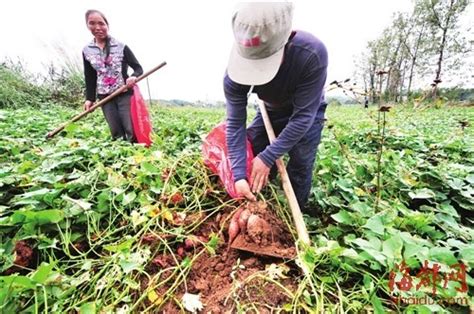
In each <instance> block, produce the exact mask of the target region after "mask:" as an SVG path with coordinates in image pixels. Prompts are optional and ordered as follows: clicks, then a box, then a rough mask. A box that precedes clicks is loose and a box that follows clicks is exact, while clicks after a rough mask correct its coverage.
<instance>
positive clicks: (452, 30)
mask: <svg viewBox="0 0 474 314" xmlns="http://www.w3.org/2000/svg"><path fill="white" fill-rule="evenodd" d="M468 5H469V1H468V0H417V2H416V3H415V7H416V8H417V9H418V10H420V12H425V15H424V18H425V19H426V22H427V25H428V27H429V30H430V32H431V40H432V41H431V42H432V47H431V51H432V54H433V56H434V57H435V60H436V62H435V75H434V76H435V77H434V79H433V83H432V87H433V88H432V91H431V96H432V97H433V98H435V97H436V91H437V88H438V84H439V83H441V82H442V80H441V77H442V73H443V72H442V70H443V65H445V64H446V61H447V60H449V59H451V60H450V61H451V64H452V65H454V66H457V67H459V65H460V64H462V57H463V55H464V54H465V53H467V52H468V51H470V47H469V42H468V41H467V40H466V39H465V38H464V37H463V36H461V32H460V25H459V18H460V16H461V15H462V13H463V12H464V11H465V10H466V8H467V7H468Z"/></svg>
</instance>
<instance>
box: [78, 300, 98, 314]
mask: <svg viewBox="0 0 474 314" xmlns="http://www.w3.org/2000/svg"><path fill="white" fill-rule="evenodd" d="M96 313H97V310H96V305H95V303H94V302H88V303H84V304H83V305H81V307H80V308H79V314H96Z"/></svg>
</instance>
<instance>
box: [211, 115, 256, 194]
mask: <svg viewBox="0 0 474 314" xmlns="http://www.w3.org/2000/svg"><path fill="white" fill-rule="evenodd" d="M202 156H203V158H204V164H205V165H206V166H207V167H209V168H210V169H211V171H212V172H213V173H214V174H217V175H218V176H219V178H220V179H221V182H222V183H223V184H224V187H225V189H226V190H227V193H229V195H230V196H231V197H232V198H237V197H239V195H237V192H236V191H235V185H234V175H233V174H232V168H231V164H230V159H229V156H228V152H227V143H226V139H225V122H222V123H220V124H218V125H217V126H216V127H215V128H214V129H212V130H211V132H209V134H208V135H207V136H206V138H205V139H204V141H203V143H202ZM252 159H253V150H252V145H251V144H250V141H249V140H247V177H250V170H251V162H252Z"/></svg>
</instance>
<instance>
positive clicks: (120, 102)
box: [102, 94, 135, 142]
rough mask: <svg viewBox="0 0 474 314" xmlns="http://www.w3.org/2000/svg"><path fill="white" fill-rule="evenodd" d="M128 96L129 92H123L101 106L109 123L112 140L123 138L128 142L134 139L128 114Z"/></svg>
mask: <svg viewBox="0 0 474 314" xmlns="http://www.w3.org/2000/svg"><path fill="white" fill-rule="evenodd" d="M130 97H131V95H129V94H123V95H120V96H117V97H115V98H114V99H112V100H111V101H109V102H108V103H106V104H105V105H103V106H102V112H103V113H104V117H105V120H107V123H108V124H109V128H110V134H111V135H112V138H113V139H114V140H115V139H118V138H123V139H124V140H127V141H130V142H134V141H135V136H134V134H133V127H132V118H131V116H130Z"/></svg>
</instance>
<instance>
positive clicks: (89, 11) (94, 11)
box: [86, 10, 110, 59]
mask: <svg viewBox="0 0 474 314" xmlns="http://www.w3.org/2000/svg"><path fill="white" fill-rule="evenodd" d="M93 13H97V14H99V15H100V16H101V17H102V18H103V19H104V21H105V24H107V26H109V21H107V18H106V17H105V15H104V13H102V12H100V11H99V10H87V11H86V24H87V20H88V19H89V15H91V14H93ZM109 54H110V37H109V36H107V40H106V41H105V58H106V59H107V58H108V57H109Z"/></svg>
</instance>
